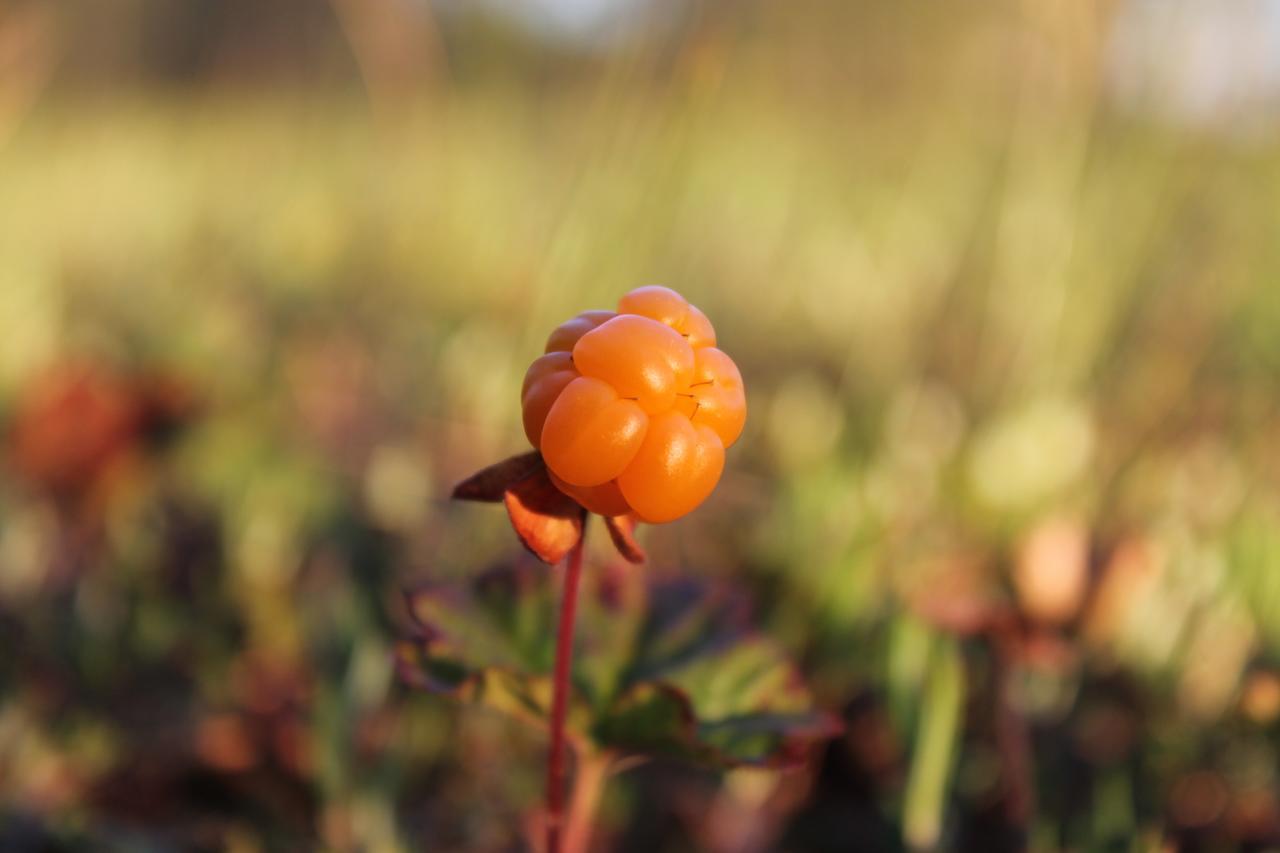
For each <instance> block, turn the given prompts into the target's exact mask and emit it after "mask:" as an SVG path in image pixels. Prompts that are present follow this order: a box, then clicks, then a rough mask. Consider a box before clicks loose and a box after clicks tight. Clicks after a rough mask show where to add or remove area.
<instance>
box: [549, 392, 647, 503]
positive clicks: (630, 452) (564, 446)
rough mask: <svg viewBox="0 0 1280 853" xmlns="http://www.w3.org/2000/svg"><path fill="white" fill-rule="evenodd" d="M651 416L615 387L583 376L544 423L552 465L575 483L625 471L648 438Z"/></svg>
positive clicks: (588, 482) (602, 479)
mask: <svg viewBox="0 0 1280 853" xmlns="http://www.w3.org/2000/svg"><path fill="white" fill-rule="evenodd" d="M648 427H649V417H648V416H647V415H646V414H645V413H644V410H643V409H641V408H640V406H639V405H638V404H637V403H636V402H635V401H634V400H624V399H622V398H621V397H619V395H618V392H617V391H616V390H614V388H613V386H612V385H610V384H609V383H607V382H603V381H601V380H599V379H593V378H591V377H588V376H580V377H578V378H577V379H575V380H573V381H572V382H570V383H569V384H568V385H566V386H565V388H564V390H563V391H561V392H560V396H559V397H558V398H556V401H555V403H553V404H552V406H551V411H549V412H548V413H547V420H546V421H545V422H544V423H543V425H542V442H541V448H542V456H543V458H544V459H545V460H546V463H547V467H548V468H550V469H551V470H552V471H554V472H555V473H556V475H557V476H559V477H560V478H561V479H562V480H565V481H567V482H569V483H571V484H573V485H575V486H598V485H600V484H601V483H607V482H608V481H609V480H612V479H614V478H615V477H617V476H618V475H619V474H621V473H622V471H623V469H624V468H626V467H627V465H628V464H629V463H630V462H631V460H632V458H633V457H634V456H635V455H636V451H637V450H639V448H640V443H641V442H642V441H643V440H644V435H645V431H646V430H647V429H648Z"/></svg>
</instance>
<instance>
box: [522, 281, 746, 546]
mask: <svg viewBox="0 0 1280 853" xmlns="http://www.w3.org/2000/svg"><path fill="white" fill-rule="evenodd" d="M715 343H716V333H715V329H714V328H713V327H712V326H711V322H710V321H709V320H708V319H707V317H706V315H705V314H703V313H702V312H701V311H699V310H698V309H697V308H696V307H695V306H693V305H690V304H689V303H688V302H686V301H685V299H684V297H682V296H681V295H680V294H678V293H676V292H675V291H674V290H671V289H670V288H667V287H660V286H656V285H653V286H648V287H641V288H637V289H636V290H633V291H631V292H630V293H628V294H627V295H625V296H623V297H622V299H621V300H620V301H619V303H618V313H616V314H615V313H614V312H611V311H585V312H583V313H582V314H579V315H578V316H577V317H574V318H573V319H571V320H569V321H567V322H565V323H563V324H561V325H560V326H559V327H557V328H556V329H555V331H553V332H552V333H551V336H550V337H549V338H548V339H547V345H546V354H545V355H543V356H542V357H540V358H538V359H537V360H535V361H534V362H533V364H532V365H530V367H529V371H528V373H527V374H526V375H525V380H524V386H523V388H522V389H521V409H522V413H523V419H524V429H525V434H526V435H527V436H528V437H529V441H530V442H531V443H532V444H533V446H534V447H536V448H538V449H539V450H541V451H542V456H543V460H544V461H545V463H546V465H547V469H548V473H549V475H550V477H551V480H552V482H553V483H555V485H556V487H557V488H559V489H560V490H561V491H562V492H564V493H565V494H567V495H569V496H570V497H572V498H573V499H574V500H576V501H577V502H578V503H579V504H581V505H582V506H583V507H584V508H586V509H587V510H589V511H590V512H595V513H599V514H601V515H607V516H615V515H625V514H634V515H635V516H636V517H638V518H639V519H641V520H642V521H647V522H650V523H658V522H664V521H672V520H674V519H676V518H679V517H680V516H682V515H685V514H686V513H688V512H689V511H691V510H693V509H694V508H695V507H697V506H698V504H700V503H702V501H703V500H705V499H706V498H707V496H708V495H710V494H711V492H712V490H713V489H714V488H715V486H716V483H717V482H718V481H719V479H720V473H721V471H722V470H723V468H724V454H725V448H727V447H729V446H731V445H732V444H733V443H734V442H735V441H737V439H738V436H739V435H740V434H741V433H742V427H743V423H744V421H745V419H746V413H747V405H746V397H745V396H744V394H743V388H742V376H741V374H740V373H739V372H738V368H737V366H735V365H734V363H733V360H732V359H731V358H729V356H728V355H726V354H725V353H724V352H722V351H720V350H718V349H716V348H715Z"/></svg>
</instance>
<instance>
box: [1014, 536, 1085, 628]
mask: <svg viewBox="0 0 1280 853" xmlns="http://www.w3.org/2000/svg"><path fill="white" fill-rule="evenodd" d="M1088 559H1089V537H1088V530H1087V529H1086V528H1085V526H1084V525H1083V524H1081V523H1080V522H1079V521H1077V520H1075V519H1073V518H1069V517H1064V516H1053V517H1049V518H1046V519H1044V520H1043V521H1040V522H1038V523H1037V524H1036V525H1035V526H1034V527H1032V528H1031V530H1030V531H1029V532H1028V533H1027V534H1026V536H1025V537H1023V539H1022V541H1021V542H1020V543H1019V545H1018V551H1017V556H1016V558H1015V560H1014V564H1013V586H1014V589H1015V590H1016V591H1017V594H1018V603H1019V605H1020V606H1021V607H1022V611H1023V612H1024V613H1025V614H1027V616H1029V617H1031V618H1032V619H1035V620H1038V621H1041V622H1047V623H1050V624H1063V623H1065V622H1069V621H1070V620H1071V619H1072V618H1074V617H1075V615H1076V613H1077V612H1078V611H1079V609H1080V606H1081V604H1083V603H1084V597H1085V592H1086V590H1087V588H1088V580H1089V565H1088Z"/></svg>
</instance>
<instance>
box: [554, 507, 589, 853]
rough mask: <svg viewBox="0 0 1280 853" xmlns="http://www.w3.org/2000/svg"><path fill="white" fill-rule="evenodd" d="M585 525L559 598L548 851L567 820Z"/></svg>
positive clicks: (557, 844) (571, 553) (567, 565)
mask: <svg viewBox="0 0 1280 853" xmlns="http://www.w3.org/2000/svg"><path fill="white" fill-rule="evenodd" d="M585 540H586V528H585V526H584V528H583V534H582V536H581V537H580V538H579V539H578V542H577V544H576V545H574V546H573V549H572V550H571V551H569V557H568V559H567V560H566V562H565V572H564V595H563V597H562V598H561V600H560V625H559V629H558V630H557V632H556V662H555V671H554V675H553V683H552V694H551V748H550V753H549V754H548V756H547V853H561V848H560V836H561V832H560V830H561V828H562V827H561V825H562V824H563V822H564V754H565V749H564V746H565V743H564V741H565V735H564V724H565V713H566V711H567V710H568V700H569V673H570V663H571V662H572V659H573V623H574V620H575V618H576V616H577V611H578V580H579V578H580V577H581V575H582V543H583V542H584V541H585Z"/></svg>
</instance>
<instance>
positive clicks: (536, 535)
mask: <svg viewBox="0 0 1280 853" xmlns="http://www.w3.org/2000/svg"><path fill="white" fill-rule="evenodd" d="M538 463H539V465H538V468H537V470H535V471H534V472H533V473H532V474H530V475H528V476H527V477H525V478H524V479H523V480H520V481H519V482H518V483H515V484H513V485H511V486H508V487H507V489H506V491H505V493H504V494H503V498H502V502H503V503H504V504H506V507H507V515H508V516H510V518H511V526H512V527H514V528H515V531H516V535H517V536H519V537H520V541H521V542H523V543H524V546H525V547H526V548H528V549H529V550H530V551H532V552H533V555H534V556H535V557H537V558H538V559H539V560H541V561H542V562H544V563H548V564H553V563H558V562H560V560H561V559H563V558H564V556H565V555H566V554H568V553H569V551H570V550H572V548H573V546H574V545H577V544H578V541H579V540H580V539H582V527H583V524H584V523H585V522H586V519H587V511H586V510H585V509H583V508H582V507H581V506H579V505H578V502H577V501H575V500H574V499H573V498H571V497H569V496H568V495H566V494H565V493H564V492H562V491H560V490H559V489H557V488H556V487H555V484H554V483H552V482H551V478H550V477H548V476H547V470H546V468H544V467H542V465H541V463H542V459H541V457H539V459H538ZM481 473H483V472H481Z"/></svg>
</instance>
